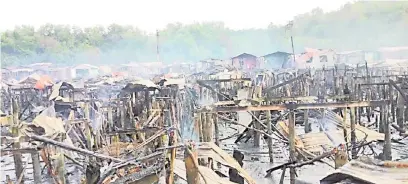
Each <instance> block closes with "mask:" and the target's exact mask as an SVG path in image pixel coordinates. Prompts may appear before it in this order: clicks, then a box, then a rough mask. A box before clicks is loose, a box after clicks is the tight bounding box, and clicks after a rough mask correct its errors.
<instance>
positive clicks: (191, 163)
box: [184, 145, 200, 184]
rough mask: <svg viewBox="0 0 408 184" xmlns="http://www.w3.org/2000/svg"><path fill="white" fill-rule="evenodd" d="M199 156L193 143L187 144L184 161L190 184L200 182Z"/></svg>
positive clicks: (198, 183)
mask: <svg viewBox="0 0 408 184" xmlns="http://www.w3.org/2000/svg"><path fill="white" fill-rule="evenodd" d="M197 158H198V153H197V150H196V149H195V148H194V147H193V146H191V145H190V146H187V147H186V148H185V151H184V163H185V167H186V178H187V183H188V184H200V175H199V173H198V172H199V171H198V168H197V167H198V164H197V163H198V160H197Z"/></svg>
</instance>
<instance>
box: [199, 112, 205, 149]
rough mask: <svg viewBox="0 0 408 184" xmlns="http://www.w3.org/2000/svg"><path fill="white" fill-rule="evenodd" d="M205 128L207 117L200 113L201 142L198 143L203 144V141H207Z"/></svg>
mask: <svg viewBox="0 0 408 184" xmlns="http://www.w3.org/2000/svg"><path fill="white" fill-rule="evenodd" d="M206 126H207V116H206V113H205V112H203V113H201V127H200V128H201V132H202V134H201V135H202V140H200V142H205V141H207V129H206Z"/></svg>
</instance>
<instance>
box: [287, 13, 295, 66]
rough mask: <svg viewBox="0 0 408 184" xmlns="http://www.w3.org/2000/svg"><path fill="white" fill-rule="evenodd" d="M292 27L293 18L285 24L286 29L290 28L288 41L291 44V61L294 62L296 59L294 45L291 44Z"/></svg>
mask: <svg viewBox="0 0 408 184" xmlns="http://www.w3.org/2000/svg"><path fill="white" fill-rule="evenodd" d="M292 27H293V20H292V21H289V23H288V24H287V25H286V29H290V42H291V44H292V54H293V62H294V63H295V62H296V59H295V47H294V46H293V35H292Z"/></svg>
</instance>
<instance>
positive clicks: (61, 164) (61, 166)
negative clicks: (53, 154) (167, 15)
mask: <svg viewBox="0 0 408 184" xmlns="http://www.w3.org/2000/svg"><path fill="white" fill-rule="evenodd" d="M58 150H60V151H62V150H61V149H58ZM57 172H58V179H59V183H60V184H65V183H66V180H65V175H66V174H65V156H64V153H58V156H57Z"/></svg>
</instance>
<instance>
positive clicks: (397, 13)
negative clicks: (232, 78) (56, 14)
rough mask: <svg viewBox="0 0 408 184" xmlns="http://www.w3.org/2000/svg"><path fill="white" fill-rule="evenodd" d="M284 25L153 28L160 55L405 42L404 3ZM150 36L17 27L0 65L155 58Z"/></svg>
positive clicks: (122, 29) (194, 56)
mask: <svg viewBox="0 0 408 184" xmlns="http://www.w3.org/2000/svg"><path fill="white" fill-rule="evenodd" d="M293 22H294V24H293V27H292V29H291V30H288V29H287V28H286V27H285V26H281V25H274V24H272V23H271V24H270V25H269V26H268V27H267V28H264V29H245V30H231V29H229V28H227V27H226V26H225V25H224V24H223V23H222V22H205V23H197V24H189V25H183V24H181V23H173V24H168V25H167V26H166V27H165V28H164V29H162V30H159V52H160V60H162V61H164V62H189V61H198V60H202V59H206V58H221V59H223V58H229V57H233V56H236V55H239V54H241V53H244V52H245V53H250V54H254V55H257V56H262V55H266V54H269V53H272V52H275V51H287V52H290V51H291V44H290V35H293V38H294V45H295V51H296V52H302V51H303V50H304V48H305V47H311V48H332V49H335V50H357V49H376V48H378V47H384V46H403V45H407V44H408V2H403V1H400V2H398V1H396V2H391V1H390V2H376V1H371V2H368V1H359V2H354V3H349V4H346V5H344V6H343V7H342V8H340V9H339V10H337V11H332V12H327V13H325V12H323V10H321V9H319V8H316V9H314V10H312V11H311V12H308V13H305V14H301V15H298V16H296V17H295V18H294V20H293ZM156 58H157V56H156V34H154V33H153V34H151V33H150V34H149V33H146V32H144V31H142V30H140V29H138V28H137V27H133V26H124V25H117V24H112V25H110V26H108V27H102V26H95V27H87V28H79V27H75V26H69V25H53V24H46V25H43V26H41V27H40V28H38V29H34V28H33V27H32V26H29V25H24V26H18V27H16V28H15V29H13V30H8V31H5V32H3V33H2V34H1V63H2V67H4V66H10V65H25V64H30V63H36V62H52V63H55V64H60V65H71V64H77V63H84V62H85V63H92V64H109V63H127V62H149V61H156V60H157V59H156Z"/></svg>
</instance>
